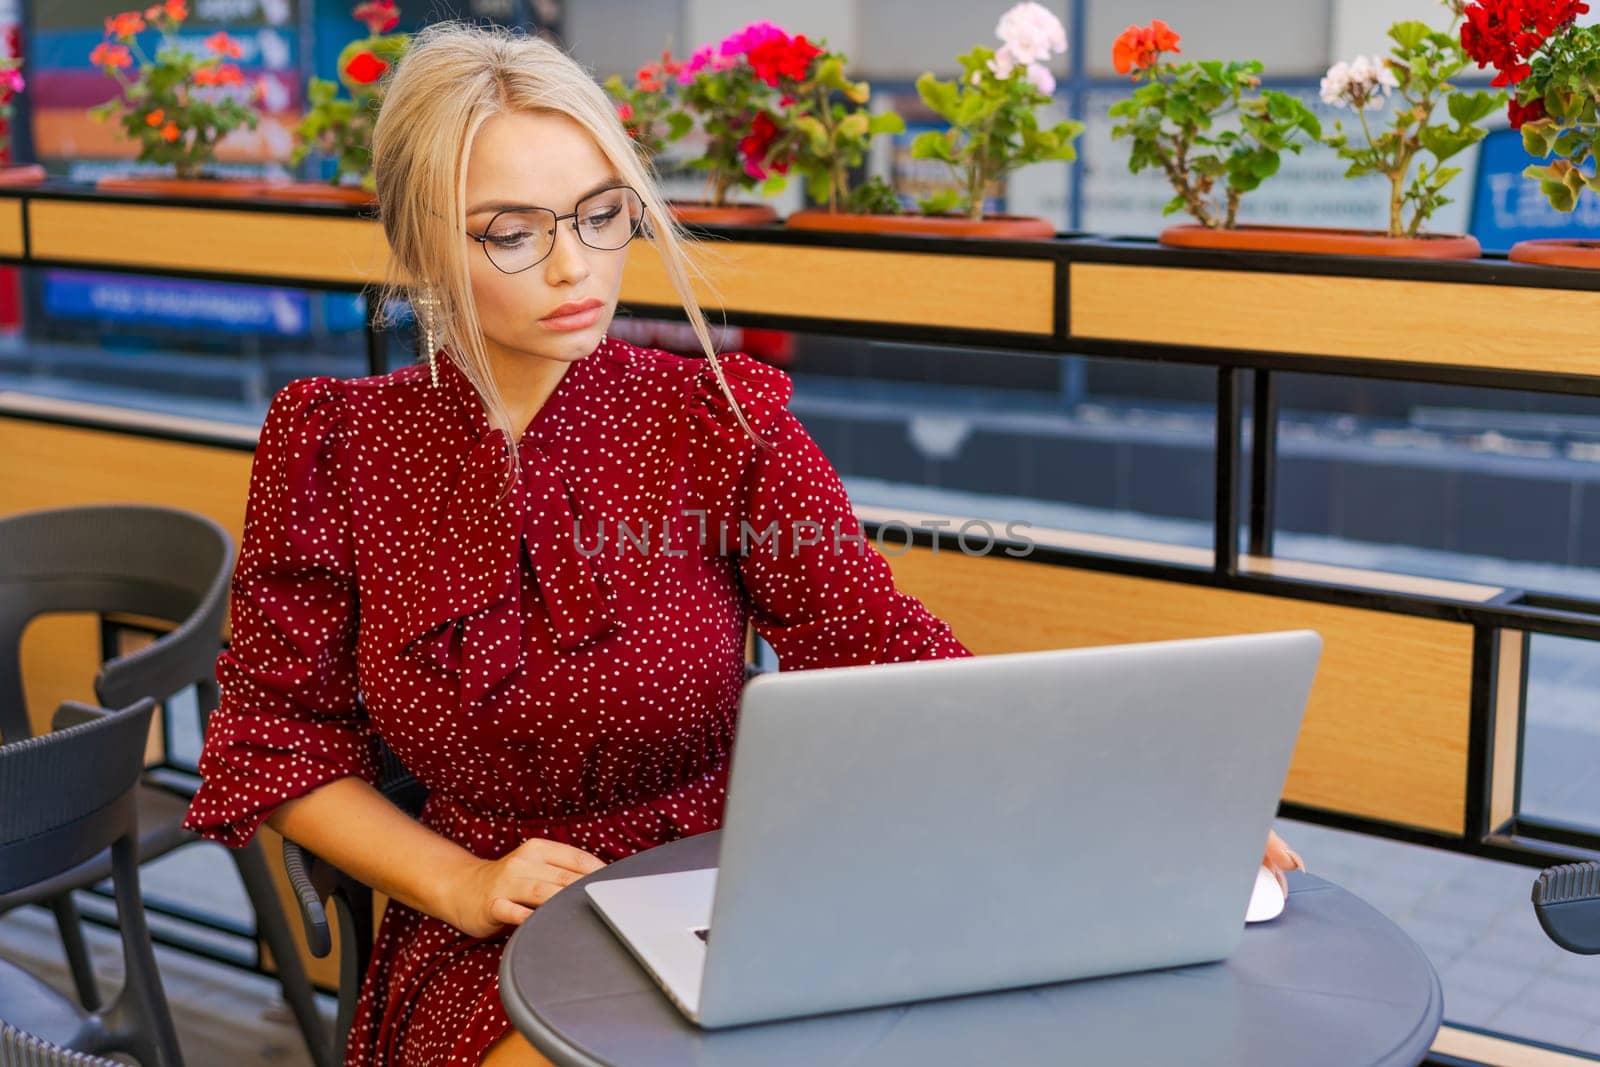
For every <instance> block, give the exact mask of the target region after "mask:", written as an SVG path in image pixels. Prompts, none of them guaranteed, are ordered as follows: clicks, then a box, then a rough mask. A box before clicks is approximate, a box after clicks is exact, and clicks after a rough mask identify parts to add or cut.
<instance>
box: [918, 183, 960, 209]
mask: <svg viewBox="0 0 1600 1067" xmlns="http://www.w3.org/2000/svg"><path fill="white" fill-rule="evenodd" d="M961 204H962V196H961V194H960V193H958V192H956V191H955V190H954V189H941V190H940V191H939V192H937V193H934V194H933V195H932V196H928V197H924V198H922V199H920V200H918V201H917V207H918V208H920V209H921V210H922V213H923V214H925V215H943V214H946V213H948V212H951V211H955V210H956V209H957V208H959V207H961Z"/></svg>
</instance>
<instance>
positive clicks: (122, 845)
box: [101, 834, 183, 1067]
mask: <svg viewBox="0 0 1600 1067" xmlns="http://www.w3.org/2000/svg"><path fill="white" fill-rule="evenodd" d="M111 869H112V872H113V882H114V885H115V889H116V896H117V925H118V926H119V927H121V933H122V954H123V959H124V962H125V964H126V967H127V980H126V981H125V982H124V983H123V985H122V991H121V992H120V993H118V994H117V1000H116V1003H115V1004H113V1005H112V1007H111V1008H110V1009H108V1010H107V1011H106V1012H104V1013H102V1016H101V1017H102V1019H103V1021H104V1022H105V1023H108V1024H110V1025H111V1026H112V1027H113V1028H114V1031H115V1032H119V1033H120V1034H121V1035H123V1036H122V1037H121V1040H119V1042H118V1047H121V1048H123V1049H125V1050H126V1051H129V1052H132V1053H133V1054H134V1056H135V1058H137V1059H138V1061H139V1062H140V1063H142V1064H149V1065H151V1067H183V1054H182V1052H181V1051H180V1049H179V1047H178V1031H177V1028H176V1027H175V1026H174V1025H173V1022H172V1010H171V1008H170V1007H169V1006H168V1004H167V994H166V990H164V989H163V988H162V985H161V972H160V971H159V970H158V969H157V968H156V956H155V950H154V949H153V948H152V947H151V945H150V929H149V927H148V926H146V925H145V918H144V900H143V898H142V897H141V896H140V895H139V846H138V844H137V843H136V842H135V840H134V839H133V837H132V835H131V834H130V835H128V836H125V837H122V838H119V839H118V840H117V841H116V842H114V843H113V844H112V846H111ZM129 1014H132V1015H133V1016H134V1017H135V1020H136V1022H135V1024H134V1025H133V1026H132V1027H127V1026H125V1025H124V1024H125V1021H126V1017H127V1016H128V1015H129Z"/></svg>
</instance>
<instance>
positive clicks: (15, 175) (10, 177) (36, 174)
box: [0, 163, 45, 185]
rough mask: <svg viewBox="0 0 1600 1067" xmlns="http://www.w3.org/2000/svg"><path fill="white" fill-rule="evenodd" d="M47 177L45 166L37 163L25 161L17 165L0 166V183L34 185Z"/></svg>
mask: <svg viewBox="0 0 1600 1067" xmlns="http://www.w3.org/2000/svg"><path fill="white" fill-rule="evenodd" d="M44 179H45V173H44V168H43V167H41V166H40V165H39V164H37V163H24V164H21V165H19V166H15V167H0V185H32V184H34V183H35V182H42V181H44Z"/></svg>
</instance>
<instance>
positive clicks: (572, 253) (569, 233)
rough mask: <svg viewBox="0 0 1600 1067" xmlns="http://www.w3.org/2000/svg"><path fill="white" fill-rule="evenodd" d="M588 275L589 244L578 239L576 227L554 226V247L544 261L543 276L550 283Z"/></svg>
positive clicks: (569, 280) (570, 280) (580, 278)
mask: <svg viewBox="0 0 1600 1067" xmlns="http://www.w3.org/2000/svg"><path fill="white" fill-rule="evenodd" d="M588 275H589V246H588V245H586V244H584V243H583V242H582V241H580V240H579V239H578V230H577V227H575V226H571V225H568V224H567V223H564V222H563V223H562V224H561V225H559V226H557V227H556V235H555V247H554V248H552V249H551V250H550V258H549V259H547V260H546V261H545V276H546V278H547V280H548V281H549V282H550V283H551V284H552V285H556V284H560V283H562V282H572V281H581V280H582V279H584V278H586V277H588Z"/></svg>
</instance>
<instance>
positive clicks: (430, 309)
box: [411, 289, 439, 385]
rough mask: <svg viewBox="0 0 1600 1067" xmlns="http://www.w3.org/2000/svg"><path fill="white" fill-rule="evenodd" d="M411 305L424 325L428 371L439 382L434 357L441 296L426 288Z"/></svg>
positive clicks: (423, 344)
mask: <svg viewBox="0 0 1600 1067" xmlns="http://www.w3.org/2000/svg"><path fill="white" fill-rule="evenodd" d="M411 305H412V307H413V308H415V309H416V312H417V318H418V319H420V320H421V325H422V347H423V350H424V351H425V352H427V353H428V373H429V376H430V377H432V379H433V384H434V385H438V384H439V363H438V360H436V359H435V358H434V352H435V351H436V345H435V344H434V332H433V331H434V319H435V317H436V316H437V315H438V312H439V298H438V297H437V296H434V295H433V290H432V289H424V290H423V291H422V292H420V293H418V294H417V295H416V296H414V297H412V298H411Z"/></svg>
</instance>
